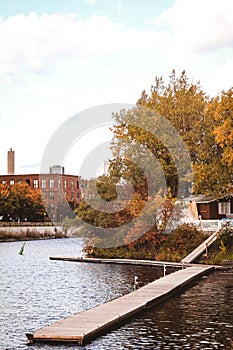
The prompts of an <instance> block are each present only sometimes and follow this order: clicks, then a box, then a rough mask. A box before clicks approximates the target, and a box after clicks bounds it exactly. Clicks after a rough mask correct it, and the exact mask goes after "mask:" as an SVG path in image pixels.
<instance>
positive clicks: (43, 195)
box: [42, 191, 46, 199]
mask: <svg viewBox="0 0 233 350" xmlns="http://www.w3.org/2000/svg"><path fill="white" fill-rule="evenodd" d="M42 198H44V199H45V198H46V192H45V191H42Z"/></svg>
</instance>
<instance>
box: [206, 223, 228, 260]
mask: <svg viewBox="0 0 233 350" xmlns="http://www.w3.org/2000/svg"><path fill="white" fill-rule="evenodd" d="M223 260H233V227H232V226H231V224H230V223H229V222H226V223H225V224H224V225H223V226H222V228H221V230H220V232H219V235H218V238H217V239H216V241H215V242H214V243H213V244H212V245H211V247H209V249H208V256H207V258H206V262H207V263H209V264H221V263H222V261H223Z"/></svg>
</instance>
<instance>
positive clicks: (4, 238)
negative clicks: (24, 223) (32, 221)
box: [0, 227, 67, 242]
mask: <svg viewBox="0 0 233 350" xmlns="http://www.w3.org/2000/svg"><path fill="white" fill-rule="evenodd" d="M65 237H67V236H66V234H65V233H64V232H63V231H62V230H59V229H57V228H55V227H48V228H45V227H43V228H42V227H41V228H33V227H31V228H30V227H20V228H16V227H11V228H10V227H5V228H0V242H12V241H25V240H38V239H53V238H65Z"/></svg>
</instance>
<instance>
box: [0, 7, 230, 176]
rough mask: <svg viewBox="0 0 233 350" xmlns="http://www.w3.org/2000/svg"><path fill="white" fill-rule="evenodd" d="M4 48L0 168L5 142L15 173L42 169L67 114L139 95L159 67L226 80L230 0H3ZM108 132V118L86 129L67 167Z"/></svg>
mask: <svg viewBox="0 0 233 350" xmlns="http://www.w3.org/2000/svg"><path fill="white" fill-rule="evenodd" d="M0 52H1V55H0V125H1V129H0V132H1V138H0V139H1V142H0V173H1V174H6V173H7V151H8V150H9V149H10V148H12V149H13V150H14V151H15V173H16V174H21V173H22V174H25V173H31V174H32V173H38V172H39V171H40V164H41V160H42V158H43V154H44V151H45V149H46V146H47V145H48V143H49V141H50V139H51V138H52V136H53V134H54V133H55V132H56V130H57V129H58V128H59V127H60V126H61V125H63V124H64V123H65V122H66V121H67V120H69V118H71V117H72V116H74V115H76V114H77V113H80V112H82V111H85V110H86V109H90V108H94V107H95V106H99V105H104V104H116V103H122V104H124V103H125V104H135V103H136V102H137V100H138V98H139V97H140V94H141V92H142V91H143V90H144V89H145V90H146V91H148V92H149V91H150V87H151V85H153V83H154V79H155V77H156V76H163V77H164V79H165V81H166V79H167V78H168V76H169V75H170V73H171V71H172V70H173V69H175V70H176V72H177V74H178V75H179V74H180V73H181V72H182V70H185V71H186V74H187V76H188V77H189V78H190V79H191V80H192V81H193V82H197V81H200V82H201V86H202V88H203V90H204V91H205V92H206V93H207V94H208V95H210V96H216V95H218V94H219V93H220V92H221V91H222V90H228V89H229V88H231V87H232V86H233V1H232V0H221V1H220V0H145V1H141V0H122V1H121V0H116V1H115V0H46V1H45V0H40V1H35V0H8V1H3V0H0ZM97 124H98V123H97ZM97 126H98V127H97ZM110 139H111V134H110V132H109V131H108V128H107V127H106V126H105V127H103V128H102V129H101V127H100V126H99V125H96V128H95V130H91V131H90V130H89V131H88V130H87V132H86V134H85V136H84V137H83V139H80V138H79V140H78V141H77V142H76V144H75V145H73V146H72V147H70V149H69V152H70V153H68V154H67V155H66V159H65V160H64V164H62V165H64V166H65V170H66V173H71V174H75V175H80V174H79V172H80V164H81V163H82V161H83V159H84V158H85V157H86V155H88V153H89V152H91V149H93V147H96V146H98V145H99V144H101V142H105V141H108V140H110ZM72 152H73V153H72ZM51 165H53V164H51ZM81 175H82V174H81ZM82 176H83V177H85V176H86V177H87V176H88V175H87V174H83V175H82ZM90 176H92V175H90Z"/></svg>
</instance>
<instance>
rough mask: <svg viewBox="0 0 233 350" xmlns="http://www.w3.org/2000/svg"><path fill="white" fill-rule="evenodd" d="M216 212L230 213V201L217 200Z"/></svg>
mask: <svg viewBox="0 0 233 350" xmlns="http://www.w3.org/2000/svg"><path fill="white" fill-rule="evenodd" d="M218 213H219V214H230V213H231V203H230V202H219V203H218Z"/></svg>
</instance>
